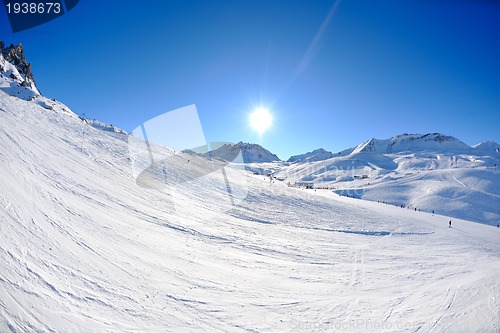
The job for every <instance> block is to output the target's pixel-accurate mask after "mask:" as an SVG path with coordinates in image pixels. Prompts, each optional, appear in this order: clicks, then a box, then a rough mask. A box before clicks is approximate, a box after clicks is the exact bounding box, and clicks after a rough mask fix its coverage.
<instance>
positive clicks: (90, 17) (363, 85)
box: [0, 0, 500, 159]
mask: <svg viewBox="0 0 500 333" xmlns="http://www.w3.org/2000/svg"><path fill="white" fill-rule="evenodd" d="M0 34H1V37H0V39H1V40H4V41H5V42H6V43H14V44H16V43H20V42H21V43H23V45H24V47H25V51H26V55H27V58H28V61H31V62H32V63H33V73H34V75H35V79H36V81H37V84H38V87H39V88H40V90H41V91H42V93H43V94H44V95H46V96H48V97H53V98H56V99H58V100H60V101H62V102H64V103H65V104H67V105H68V106H69V107H70V108H72V110H73V111H75V112H76V113H78V114H83V113H85V114H86V115H87V116H88V117H90V118H97V119H99V120H102V121H105V122H108V123H112V124H114V125H116V126H119V127H121V128H123V129H125V130H129V131H130V130H132V129H134V128H135V127H136V126H137V125H139V124H141V123H142V122H144V121H145V120H148V119H150V118H152V117H154V116H156V115H159V114H162V113H164V112H166V111H169V110H172V109H175V108H179V107H182V106H185V105H189V104H196V105H197V108H198V113H199V115H200V118H201V121H202V124H203V128H204V131H205V136H206V138H207V140H208V141H231V142H238V141H240V140H242V141H247V142H257V143H261V144H262V145H263V146H264V147H266V148H268V149H269V150H271V151H272V152H275V153H277V154H278V156H279V157H280V158H282V159H287V158H288V157H289V156H290V155H292V154H299V153H304V152H306V151H310V150H313V149H315V148H318V147H323V148H325V149H328V150H332V151H334V152H335V151H339V150H342V149H344V148H348V147H351V146H354V145H356V144H358V143H360V142H362V141H364V140H366V139H369V138H371V137H376V138H388V137H391V136H393V135H396V134H401V133H426V132H443V133H445V134H449V135H453V136H456V137H458V138H459V139H461V140H462V141H464V142H465V143H467V144H475V143H479V142H480V141H483V140H495V141H497V142H499V141H500V135H499V133H500V131H499V124H500V2H498V1H486V0H482V1H473V0H470V1H467V0H456V1H452V0H442V1H439V0H437V1H431V0H428V1H426V0H420V1H388V0H384V1H354V0H343V1H341V2H338V3H337V2H336V1H333V0H328V1H327V0H318V1H314V0H304V1H288V0H283V1H271V0H262V1H260V0H246V1H242V0H228V1H219V0H215V1H206V0H203V1H189V0H176V1H170V0H158V1H153V0H151V1H123V0H122V1H118V0H106V1H97V0H81V1H80V3H79V4H78V5H77V6H76V7H75V8H74V9H73V10H72V11H70V12H69V13H67V14H66V15H64V16H62V17H60V18H58V19H56V20H54V21H51V22H49V23H47V24H45V25H42V26H39V27H36V28H33V29H31V30H27V31H24V32H19V33H16V34H12V33H11V32H10V28H9V26H8V24H7V22H6V18H5V12H4V10H3V8H2V9H0ZM259 104H261V105H263V106H265V107H267V108H269V109H270V111H271V112H272V113H273V115H274V118H275V121H274V125H273V128H272V129H271V130H269V131H267V132H266V133H264V135H263V136H262V138H259V136H258V135H257V134H256V133H255V132H254V131H253V130H252V129H251V128H250V127H249V125H248V113H249V112H251V111H252V109H254V108H255V107H256V106H258V105H259Z"/></svg>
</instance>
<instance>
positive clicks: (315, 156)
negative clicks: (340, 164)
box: [287, 148, 333, 163]
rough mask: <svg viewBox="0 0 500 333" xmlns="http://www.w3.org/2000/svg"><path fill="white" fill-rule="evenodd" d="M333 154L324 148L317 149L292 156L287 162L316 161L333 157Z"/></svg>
mask: <svg viewBox="0 0 500 333" xmlns="http://www.w3.org/2000/svg"><path fill="white" fill-rule="evenodd" d="M332 157H333V154H332V153H331V152H329V151H326V150H324V149H323V148H319V149H315V150H313V151H310V152H308V153H305V154H301V155H294V156H291V157H290V158H289V159H288V161H287V162H292V163H293V162H303V161H307V162H316V161H322V160H326V159H329V158H332Z"/></svg>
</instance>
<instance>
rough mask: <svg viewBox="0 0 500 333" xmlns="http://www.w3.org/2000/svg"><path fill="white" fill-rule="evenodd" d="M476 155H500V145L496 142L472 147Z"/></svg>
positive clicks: (487, 142)
mask: <svg viewBox="0 0 500 333" xmlns="http://www.w3.org/2000/svg"><path fill="white" fill-rule="evenodd" d="M472 148H473V149H474V152H475V153H476V154H490V155H491V154H493V155H494V154H496V153H500V144H498V143H496V142H494V141H484V142H481V143H478V144H477V145H474V146H472Z"/></svg>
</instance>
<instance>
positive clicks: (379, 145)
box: [353, 133, 471, 154]
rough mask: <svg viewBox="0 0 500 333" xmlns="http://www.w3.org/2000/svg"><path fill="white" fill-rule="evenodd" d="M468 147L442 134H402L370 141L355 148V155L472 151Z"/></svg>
mask: <svg viewBox="0 0 500 333" xmlns="http://www.w3.org/2000/svg"><path fill="white" fill-rule="evenodd" d="M470 148H471V147H469V146H468V145H466V144H465V143H463V142H462V141H460V140H458V139H457V138H454V137H452V136H448V135H443V134H441V133H428V134H402V135H397V136H394V137H392V138H390V139H386V140H378V139H370V140H368V141H365V142H363V143H362V144H360V145H358V146H357V147H356V148H354V150H353V153H362V152H369V153H381V154H390V153H402V152H410V153H415V152H420V151H433V152H443V153H451V152H461V153H466V152H469V151H470Z"/></svg>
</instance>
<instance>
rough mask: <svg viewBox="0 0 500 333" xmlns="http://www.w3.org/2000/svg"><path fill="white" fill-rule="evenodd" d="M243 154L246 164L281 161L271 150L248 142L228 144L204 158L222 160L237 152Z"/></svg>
mask: <svg viewBox="0 0 500 333" xmlns="http://www.w3.org/2000/svg"><path fill="white" fill-rule="evenodd" d="M238 151H239V152H241V155H242V157H243V161H244V162H245V163H265V162H274V161H280V159H279V158H278V156H276V155H275V154H273V153H271V152H270V151H269V150H267V149H265V148H264V147H262V146H261V145H259V144H256V143H246V142H242V141H240V142H238V143H236V144H230V143H226V144H224V145H222V146H221V147H219V148H217V149H215V150H212V151H210V152H208V153H206V154H203V155H204V156H207V157H208V156H209V157H211V158H222V159H224V157H225V156H234V155H235V152H238Z"/></svg>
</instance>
